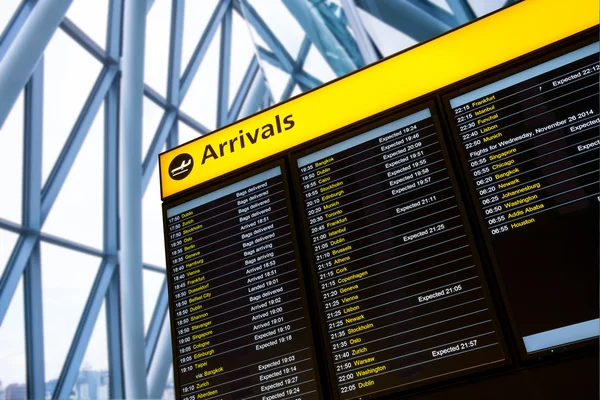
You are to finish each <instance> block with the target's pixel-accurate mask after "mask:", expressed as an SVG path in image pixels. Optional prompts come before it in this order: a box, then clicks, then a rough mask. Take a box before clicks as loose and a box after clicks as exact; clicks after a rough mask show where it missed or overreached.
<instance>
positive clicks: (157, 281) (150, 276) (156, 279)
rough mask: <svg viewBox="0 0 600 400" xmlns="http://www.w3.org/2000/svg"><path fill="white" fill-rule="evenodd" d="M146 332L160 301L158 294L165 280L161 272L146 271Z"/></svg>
mask: <svg viewBox="0 0 600 400" xmlns="http://www.w3.org/2000/svg"><path fill="white" fill-rule="evenodd" d="M143 279H144V332H148V326H149V325H150V321H151V320H152V314H153V313H154V308H155V307H156V301H157V300H158V293H159V292H160V288H161V286H162V283H163V282H164V280H165V274H161V273H160V272H154V271H149V270H147V269H145V270H144V278H143Z"/></svg>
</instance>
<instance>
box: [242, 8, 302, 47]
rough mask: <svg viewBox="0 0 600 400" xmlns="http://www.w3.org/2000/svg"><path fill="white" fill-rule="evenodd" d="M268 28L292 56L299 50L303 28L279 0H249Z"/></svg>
mask: <svg viewBox="0 0 600 400" xmlns="http://www.w3.org/2000/svg"><path fill="white" fill-rule="evenodd" d="M249 3H250V5H251V6H252V7H253V8H254V9H255V10H256V12H257V13H258V15H260V17H261V18H262V20H263V21H264V22H265V24H266V25H267V26H268V28H269V29H270V30H271V31H272V32H273V33H274V34H275V36H277V38H278V39H279V41H281V43H282V44H283V47H285V48H286V50H287V51H288V53H290V55H291V56H292V57H295V56H296V54H298V50H300V44H301V43H302V40H303V39H304V30H303V29H302V26H300V24H299V23H298V21H296V18H294V16H293V15H292V14H291V13H290V12H289V10H288V9H287V7H286V6H285V5H284V4H283V2H281V1H263V0H250V1H249Z"/></svg>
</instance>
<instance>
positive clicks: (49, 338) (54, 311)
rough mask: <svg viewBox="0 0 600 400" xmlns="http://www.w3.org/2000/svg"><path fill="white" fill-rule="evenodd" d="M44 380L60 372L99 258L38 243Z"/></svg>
mask: <svg viewBox="0 0 600 400" xmlns="http://www.w3.org/2000/svg"><path fill="white" fill-rule="evenodd" d="M41 254H42V288H43V290H42V300H43V304H44V340H45V342H44V345H45V347H44V348H45V352H46V354H45V355H44V360H45V363H46V380H47V381H48V380H51V379H56V378H58V376H59V375H60V371H61V370H62V367H63V364H64V361H65V358H66V355H67V352H68V351H69V348H70V347H71V342H72V341H73V335H74V334H75V330H76V329H77V325H78V324H79V320H80V318H81V315H82V311H83V308H84V306H85V303H86V301H87V298H88V296H89V293H90V290H91V288H92V284H93V282H94V278H95V277H96V273H97V272H98V266H99V265H100V259H99V258H96V257H93V256H89V255H87V254H83V253H78V252H75V251H72V250H68V249H65V248H62V247H58V246H55V245H52V244H48V243H44V242H42V244H41Z"/></svg>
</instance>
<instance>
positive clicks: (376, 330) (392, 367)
mask: <svg viewBox="0 0 600 400" xmlns="http://www.w3.org/2000/svg"><path fill="white" fill-rule="evenodd" d="M297 163H298V172H299V174H300V182H301V185H302V192H303V199H304V207H305V214H306V218H307V221H306V222H307V226H308V230H309V233H310V243H311V247H312V256H313V260H314V265H315V269H316V271H315V273H316V275H317V277H318V285H319V289H320V296H321V300H322V310H323V312H324V320H325V323H326V329H327V334H328V342H329V346H330V350H331V361H332V364H333V368H334V370H335V383H336V384H337V389H338V391H339V395H340V397H341V398H342V399H350V398H359V397H363V396H367V395H373V394H379V393H381V392H385V391H388V390H390V389H392V388H396V389H397V388H399V387H401V386H403V385H407V384H410V383H413V382H416V381H423V380H427V379H431V378H435V377H439V376H442V375H445V374H449V373H452V372H455V371H461V370H466V369H470V368H475V367H478V366H481V365H485V364H491V363H494V362H500V361H502V360H503V359H504V356H503V352H502V349H501V346H500V345H499V343H498V342H499V338H498V336H497V334H496V331H495V326H494V322H493V321H492V315H491V312H490V310H489V309H488V305H487V299H486V295H485V293H486V291H485V290H484V289H483V285H484V283H483V280H482V278H481V276H480V272H479V269H478V267H477V266H476V262H475V260H474V258H473V256H472V252H471V248H470V244H469V239H468V238H467V232H466V230H465V227H464V226H463V219H462V217H461V213H460V211H459V208H458V204H457V201H456V191H455V189H454V187H453V185H452V183H451V181H450V175H449V172H448V169H447V168H448V165H447V163H446V161H445V160H444V156H443V153H442V150H441V146H440V143H439V138H438V133H437V132H436V128H435V125H434V121H433V118H432V117H431V114H430V111H429V110H428V109H425V110H422V111H420V112H417V113H414V114H411V115H409V116H407V117H404V118H402V119H399V120H397V121H395V122H392V123H389V124H387V125H384V126H380V127H378V128H376V129H374V130H372V131H369V132H366V133H364V134H361V135H358V136H355V137H353V138H350V139H347V140H345V141H342V142H340V143H337V144H334V145H332V146H330V147H327V148H324V149H322V150H319V151H317V152H314V153H312V154H308V155H306V156H303V157H301V158H299V159H298V162H297Z"/></svg>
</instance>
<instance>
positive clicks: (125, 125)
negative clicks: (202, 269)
mask: <svg viewBox="0 0 600 400" xmlns="http://www.w3.org/2000/svg"><path fill="white" fill-rule="evenodd" d="M145 36H146V0H127V1H125V2H124V3H123V42H122V43H123V56H122V58H121V71H122V75H121V101H120V112H119V132H120V134H119V216H120V225H119V233H120V234H119V240H120V246H119V249H120V260H119V261H120V262H119V263H120V268H119V278H120V281H121V290H120V294H121V332H122V333H123V346H122V349H121V350H122V354H123V377H124V383H125V396H126V397H128V398H137V399H143V398H146V397H147V393H148V391H147V387H146V369H145V368H144V363H143V362H141V360H143V359H144V356H145V355H144V307H143V304H144V294H143V285H141V282H143V274H142V176H141V166H142V159H141V152H140V149H141V148H142V109H143V97H144V50H145Z"/></svg>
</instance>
